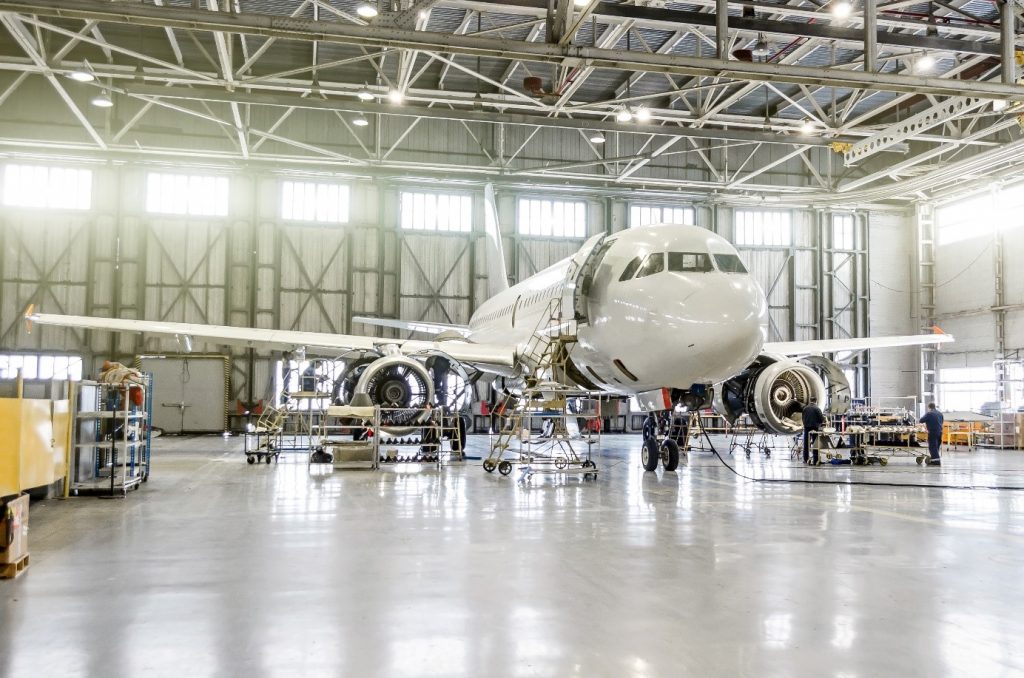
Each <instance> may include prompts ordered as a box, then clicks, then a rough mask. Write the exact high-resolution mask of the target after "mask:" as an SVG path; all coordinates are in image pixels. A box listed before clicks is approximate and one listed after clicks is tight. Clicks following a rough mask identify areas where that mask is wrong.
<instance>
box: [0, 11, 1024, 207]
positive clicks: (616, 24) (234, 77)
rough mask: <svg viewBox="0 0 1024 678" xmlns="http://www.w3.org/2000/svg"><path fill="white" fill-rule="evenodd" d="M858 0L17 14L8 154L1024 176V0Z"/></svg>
mask: <svg viewBox="0 0 1024 678" xmlns="http://www.w3.org/2000/svg"><path fill="white" fill-rule="evenodd" d="M839 2H840V0H833V2H832V3H831V4H819V2H818V0H813V1H811V0H806V1H805V0H797V1H795V2H777V3H775V2H758V1H745V2H732V1H727V0H696V1H694V2H687V3H680V2H641V1H640V0H637V1H636V2H592V3H590V4H583V5H577V4H576V3H574V2H573V1H572V0H551V2H550V5H549V2H548V0H502V1H501V2H491V1H482V0H415V1H411V0H394V1H387V0H382V1H381V2H380V3H379V4H377V3H374V4H373V7H374V8H375V9H376V10H377V11H378V12H379V13H378V14H377V16H375V17H372V18H364V17H363V16H361V15H360V13H359V9H360V7H359V5H360V4H363V3H361V2H358V1H356V0H231V1H229V2H226V1H225V0H145V1H144V2H132V1H115V2H105V1H100V0H34V1H32V2H28V1H19V0H0V21H2V23H3V29H2V30H3V31H5V32H6V33H7V36H5V37H9V38H11V39H4V40H2V41H0V127H2V130H3V131H2V132H0V152H7V153H16V154H36V155H44V154H62V155H72V156H79V157H81V156H96V157H100V158H104V159H107V158H111V157H113V158H118V157H123V158H125V159H132V158H136V157H138V158H145V159H147V160H163V161H167V162H180V161H181V160H182V159H187V160H189V161H190V162H197V163H208V164H214V165H253V166H256V165H263V166H269V167H273V168H275V169H289V168H292V169H296V170H318V171H334V172H346V173H356V174H384V175H388V176H414V177H433V178H435V179H443V180H445V181H452V180H480V179H484V178H490V179H494V180H496V181H501V182H508V183H523V184H528V183H544V184H557V183H562V184H567V185H573V186H586V187H593V188H601V189H602V190H608V189H613V190H614V189H621V190H623V191H628V190H635V189H637V188H645V189H649V190H657V191H676V192H690V193H701V194H717V195H719V196H721V199H722V200H746V201H775V202H786V203H798V204H830V203H832V204H836V203H847V204H854V203H856V204H865V203H869V202H878V201H887V200H909V199H920V198H929V197H937V196H940V195H943V194H946V193H948V192H949V191H950V190H952V189H953V188H962V187H964V186H967V185H970V184H971V183H972V182H978V181H990V180H992V178H996V177H999V176H1000V175H1003V174H1008V173H1012V172H1014V171H1016V170H1017V168H1018V167H1019V165H1020V164H1021V163H1022V162H1024V140H1022V138H1021V133H1020V125H1019V124H1018V119H1017V115H1018V108H1019V107H1021V106H1024V103H1022V102H1024V87H1022V86H1020V85H1018V84H1017V71H1018V66H1017V64H1016V57H1017V53H1016V49H1015V40H1016V35H1017V31H1016V23H1017V20H1018V15H1019V14H1020V8H1019V7H1018V6H1017V5H1016V4H1013V3H1004V2H992V1H988V0H969V1H967V2H964V1H963V0H936V1H934V2H930V3H921V2H910V1H908V0H890V1H888V2H886V1H884V0H883V1H879V0H865V1H864V2H863V4H857V5H855V6H853V7H852V8H851V12H850V13H849V15H848V16H846V17H845V18H842V19H840V18H838V16H839V15H838V14H837V13H836V12H835V10H836V7H835V5H836V4H838V3H839ZM362 9H363V12H364V13H366V8H365V7H364V8H362ZM872 17H873V20H872ZM726 19H727V21H726ZM726 24H727V25H726ZM83 71H84V72H87V73H89V74H91V75H92V76H94V79H93V80H92V81H90V82H78V81H75V80H73V79H71V78H70V77H69V76H71V75H72V74H74V73H76V72H83ZM527 78H530V79H531V80H530V81H529V82H527V80H526V79H527ZM98 95H99V96H107V97H109V99H110V101H111V102H112V104H113V105H112V106H110V107H108V108H102V109H101V108H97V107H95V106H93V105H91V104H90V100H91V99H93V98H94V97H96V96H98ZM360 95H362V96H360ZM627 117H628V118H629V119H628V120H627V119H626V118H627Z"/></svg>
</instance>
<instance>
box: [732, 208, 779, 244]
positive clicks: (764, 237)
mask: <svg viewBox="0 0 1024 678" xmlns="http://www.w3.org/2000/svg"><path fill="white" fill-rule="evenodd" d="M790 216H791V215H790V213H789V212H786V211H782V210H736V219H735V222H734V223H735V226H736V228H735V233H736V237H735V241H736V244H737V245H746V246H755V247H789V246H790V244H792V242H793V224H792V223H791V219H790Z"/></svg>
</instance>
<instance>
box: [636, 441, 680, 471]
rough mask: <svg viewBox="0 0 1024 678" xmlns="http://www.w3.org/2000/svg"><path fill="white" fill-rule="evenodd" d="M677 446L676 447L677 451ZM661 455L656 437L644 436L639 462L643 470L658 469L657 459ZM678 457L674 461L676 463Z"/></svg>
mask: <svg viewBox="0 0 1024 678" xmlns="http://www.w3.org/2000/svg"><path fill="white" fill-rule="evenodd" d="M678 451H679V448H676V452H677V453H678ZM660 457H661V452H660V451H659V450H658V439H657V438H654V437H650V438H644V446H643V447H642V448H640V463H641V464H643V466H644V470H645V471H656V470H658V459H659V458H660ZM678 461H679V460H678V458H677V459H676V463H678Z"/></svg>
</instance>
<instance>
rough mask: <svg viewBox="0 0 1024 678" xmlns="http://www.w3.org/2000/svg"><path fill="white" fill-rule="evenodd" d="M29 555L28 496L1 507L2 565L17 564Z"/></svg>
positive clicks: (0, 542)
mask: <svg viewBox="0 0 1024 678" xmlns="http://www.w3.org/2000/svg"><path fill="white" fill-rule="evenodd" d="M26 555H28V495H27V494H25V495H22V496H20V497H18V498H17V499H10V500H8V501H7V502H6V503H5V504H3V505H2V506H0V565H9V564H10V563H16V562H18V561H19V560H21V559H22V558H24V557H25V556H26Z"/></svg>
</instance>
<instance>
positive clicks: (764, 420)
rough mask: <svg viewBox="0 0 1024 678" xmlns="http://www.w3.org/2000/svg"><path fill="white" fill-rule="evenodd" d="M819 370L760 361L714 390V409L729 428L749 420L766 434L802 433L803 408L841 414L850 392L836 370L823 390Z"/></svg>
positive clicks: (811, 366)
mask: <svg viewBox="0 0 1024 678" xmlns="http://www.w3.org/2000/svg"><path fill="white" fill-rule="evenodd" d="M816 360H817V361H819V362H820V361H822V360H824V358H817V359H816ZM827 362H829V363H831V361H827ZM832 365H833V366H835V364H834V363H832ZM816 367H817V368H818V369H815V368H816ZM819 369H821V366H820V365H819V364H818V362H812V363H811V364H805V363H804V362H802V361H800V360H794V359H790V358H784V357H775V356H760V357H759V358H758V359H757V360H756V361H755V362H754V363H753V364H752V365H751V366H750V367H748V368H747V369H746V370H744V371H743V372H742V373H740V374H739V375H737V376H735V377H733V378H732V379H729V380H728V381H726V382H724V383H723V384H722V385H721V387H720V388H719V389H717V393H716V397H715V409H716V410H718V412H719V413H721V414H722V415H723V416H725V418H726V419H728V420H729V422H730V423H733V422H735V421H736V419H737V418H739V417H740V416H741V415H743V414H747V415H748V416H749V417H750V419H751V421H752V422H753V423H754V425H755V426H757V427H758V428H761V429H763V430H765V431H769V432H771V433H776V434H780V435H787V434H791V433H796V432H798V431H801V430H802V429H803V409H804V407H806V406H807V405H810V404H811V403H814V404H816V405H818V406H819V407H821V409H822V410H826V411H829V412H831V413H838V412H841V411H845V408H846V407H848V405H849V392H850V387H849V384H848V383H847V382H846V377H845V375H844V374H843V372H842V370H841V369H839V368H838V366H835V369H830V370H828V371H827V372H826V374H827V376H828V380H829V384H828V386H827V387H826V384H825V380H824V379H823V378H822V376H821V374H819ZM830 395H831V397H830ZM833 401H834V402H833Z"/></svg>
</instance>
